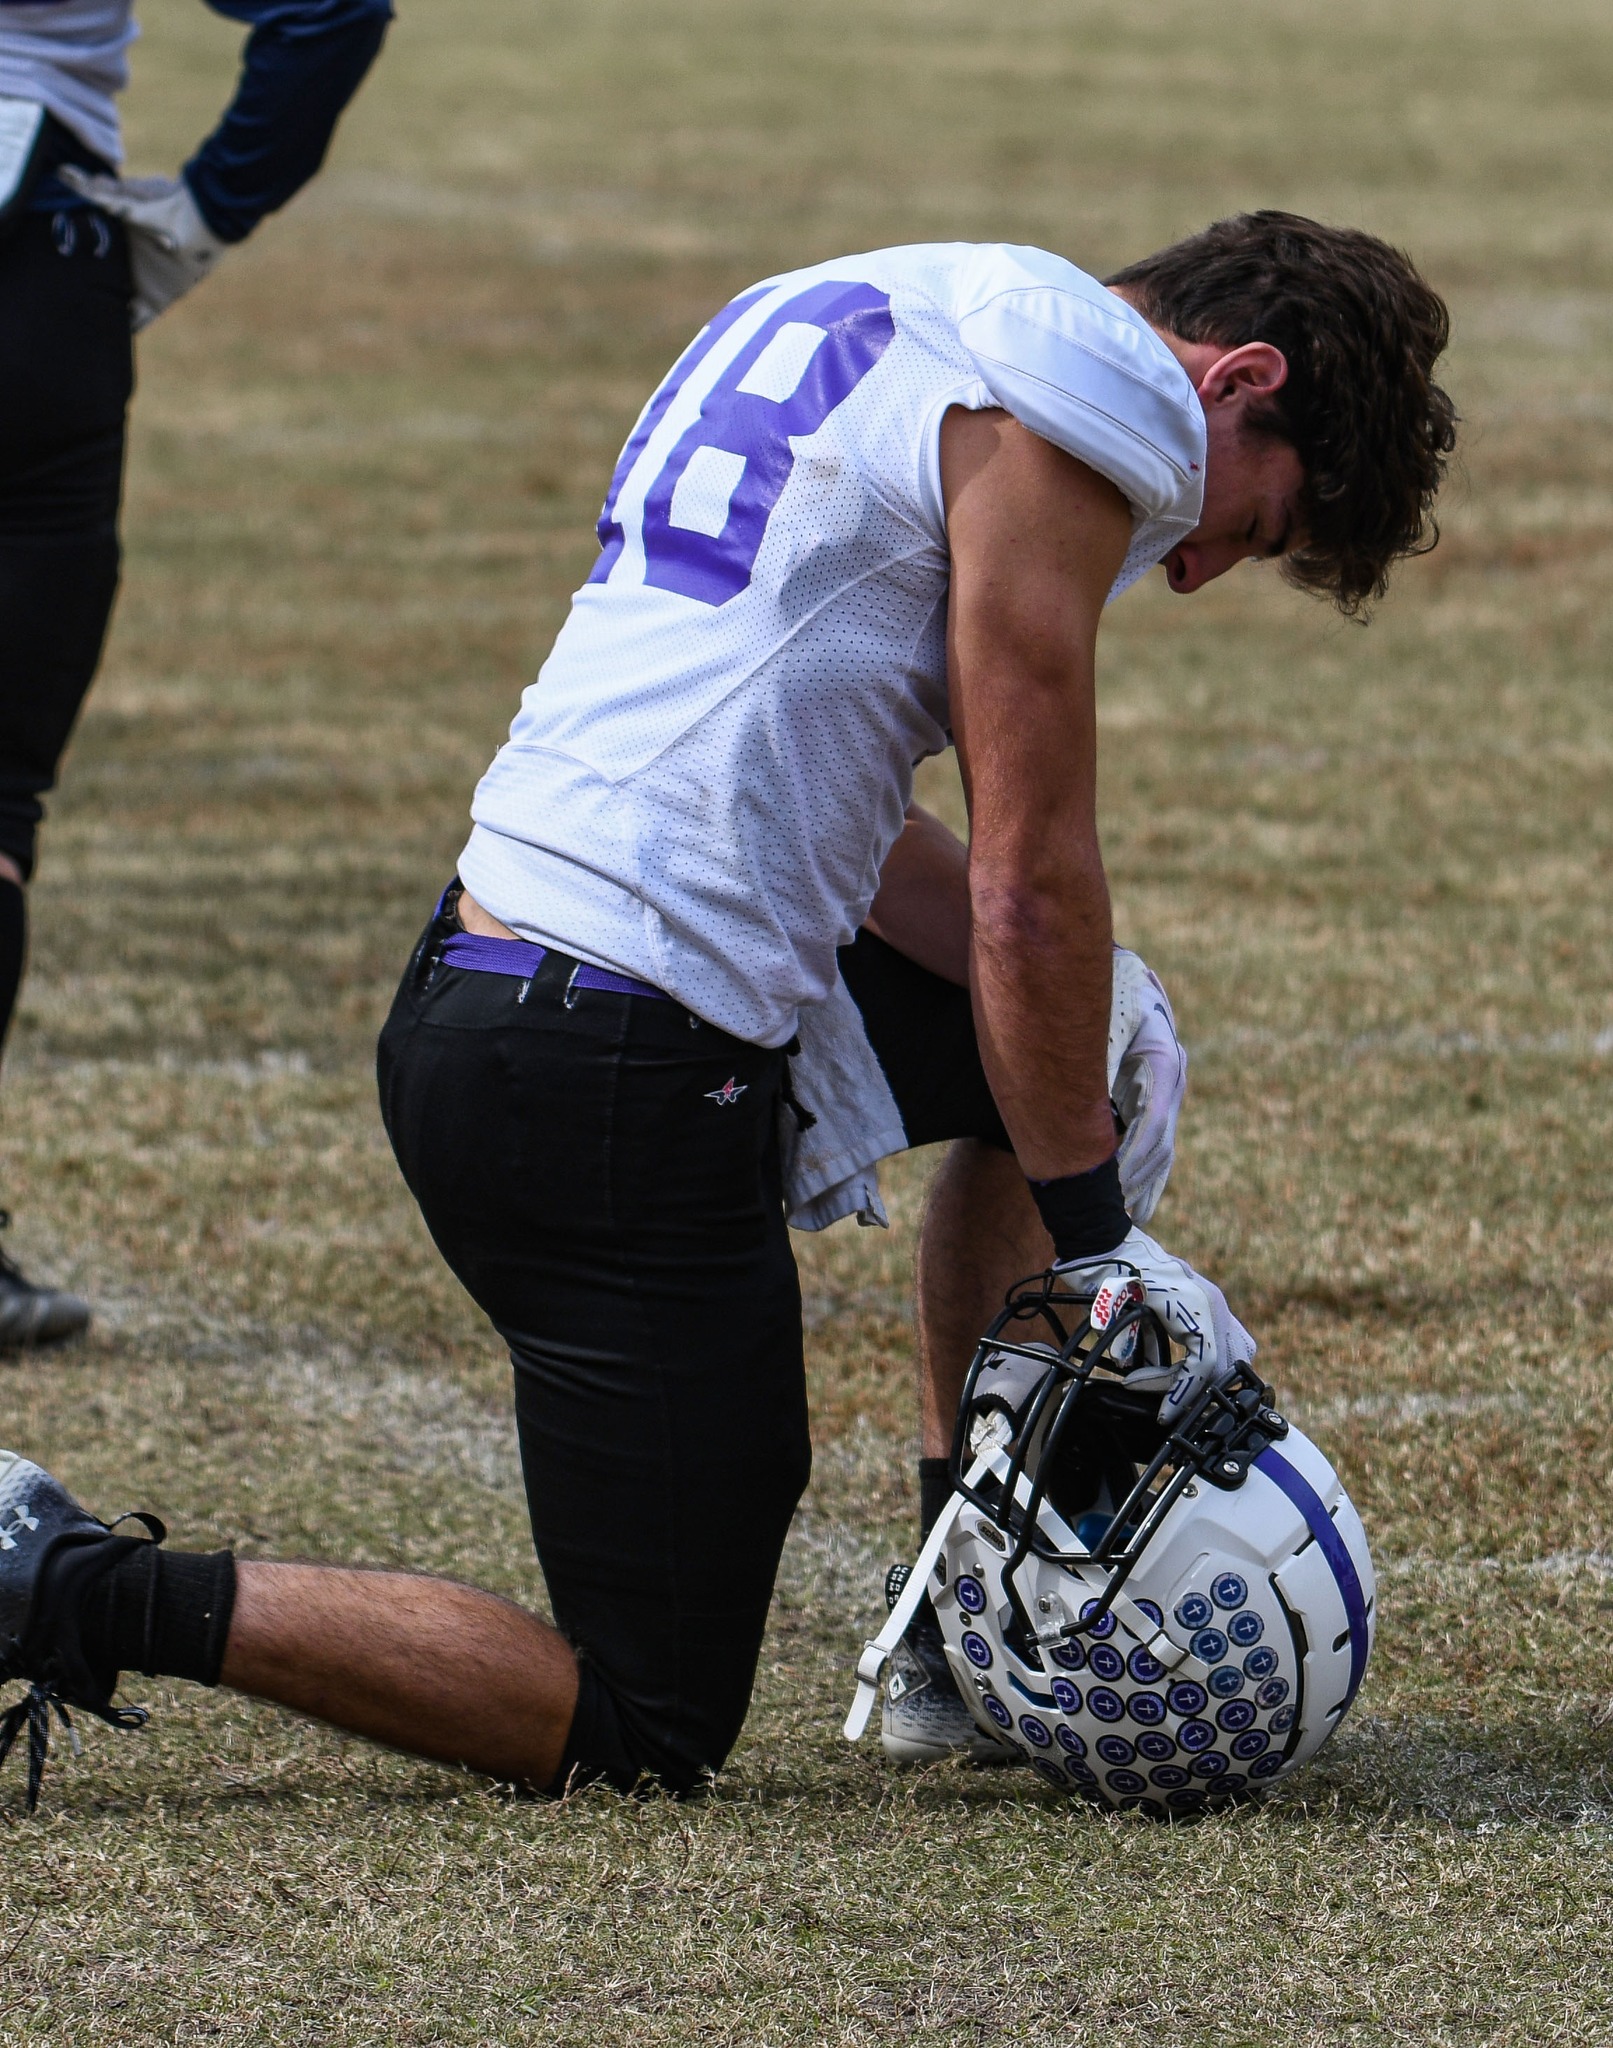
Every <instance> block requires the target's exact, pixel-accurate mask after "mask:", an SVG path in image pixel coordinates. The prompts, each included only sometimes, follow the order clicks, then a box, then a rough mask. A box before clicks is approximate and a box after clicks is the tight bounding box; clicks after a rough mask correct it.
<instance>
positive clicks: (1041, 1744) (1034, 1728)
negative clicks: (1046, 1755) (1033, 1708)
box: [1019, 1714, 1053, 1749]
mask: <svg viewBox="0 0 1613 2048" xmlns="http://www.w3.org/2000/svg"><path fill="white" fill-rule="evenodd" d="M1019 1732H1020V1734H1021V1735H1023V1736H1024V1738H1025V1740H1026V1741H1027V1742H1034V1743H1035V1744H1036V1747H1037V1748H1038V1749H1051V1748H1052V1746H1053V1738H1052V1736H1051V1735H1049V1734H1048V1732H1047V1727H1046V1724H1045V1723H1043V1722H1041V1721H1038V1720H1037V1718H1036V1716H1035V1715H1034V1714H1021V1715H1020V1717H1019Z"/></svg>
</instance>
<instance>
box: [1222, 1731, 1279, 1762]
mask: <svg viewBox="0 0 1613 2048" xmlns="http://www.w3.org/2000/svg"><path fill="white" fill-rule="evenodd" d="M1270 1747H1271V1737H1270V1736H1269V1735H1268V1734H1267V1733H1266V1731H1265V1729H1264V1728H1251V1729H1250V1730H1249V1732H1248V1734H1247V1735H1240V1736H1239V1737H1238V1738H1237V1740H1236V1741H1235V1742H1234V1743H1233V1745H1232V1754H1233V1755H1234V1756H1235V1757H1239V1758H1244V1759H1247V1758H1249V1757H1252V1756H1259V1754H1260V1753H1261V1751H1262V1750H1264V1749H1269V1748H1270Z"/></svg>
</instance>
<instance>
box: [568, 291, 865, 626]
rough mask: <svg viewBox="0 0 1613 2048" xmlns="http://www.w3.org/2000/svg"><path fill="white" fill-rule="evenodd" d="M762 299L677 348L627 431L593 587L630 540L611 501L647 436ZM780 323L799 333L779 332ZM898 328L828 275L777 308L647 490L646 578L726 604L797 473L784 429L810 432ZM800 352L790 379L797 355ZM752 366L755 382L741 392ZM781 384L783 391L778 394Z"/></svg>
mask: <svg viewBox="0 0 1613 2048" xmlns="http://www.w3.org/2000/svg"><path fill="white" fill-rule="evenodd" d="M757 296H758V295H757V293H755V292H748V293H747V294H746V295H745V296H744V297H743V298H740V299H735V300H734V302H733V303H732V305H729V306H725V307H724V308H723V310H722V312H721V313H719V314H718V315H717V317H716V319H715V320H713V321H712V323H711V325H710V326H709V327H708V328H706V329H705V331H704V332H703V333H702V334H701V335H700V336H699V337H698V338H697V340H696V341H695V342H694V343H693V344H692V345H691V346H690V347H689V348H688V349H687V350H686V351H685V352H684V354H683V356H682V357H681V358H680V359H679V361H678V363H677V365H676V366H675V368H674V369H673V371H672V374H671V375H670V376H669V377H668V378H667V380H666V382H665V383H664V384H663V385H662V386H661V388H660V390H659V391H658V392H657V393H656V395H655V397H654V398H653V399H652V400H651V402H650V404H649V406H648V408H647V409H646V411H645V413H644V416H643V418H642V419H641V420H640V421H639V423H638V426H637V427H636V428H635V429H634V431H633V435H632V438H631V439H630V440H629V442H628V444H627V446H626V447H625V448H624V449H623V450H622V457H621V460H620V462H618V463H617V465H616V474H615V475H614V476H613V477H612V479H611V487H610V494H609V496H608V497H607V498H606V500H605V509H604V511H603V512H602V513H601V514H600V520H599V538H600V545H601V547H602V549H603V553H602V554H601V555H600V558H599V560H598V561H597V562H596V563H595V564H594V570H593V574H592V575H591V576H590V577H589V579H588V580H589V581H590V582H591V583H603V582H604V581H605V579H606V578H607V577H608V576H609V575H610V572H611V570H612V569H613V568H614V567H615V565H616V562H617V559H618V557H619V556H620V554H621V552H622V547H623V545H624V541H625V535H624V533H623V530H622V527H621V525H620V523H619V522H618V521H617V519H616V501H617V498H618V497H619V496H620V494H621V489H622V486H623V484H624V483H625V482H626V480H627V476H628V474H629V472H630V471H631V469H632V467H633V465H634V463H635V462H637V460H638V458H639V456H640V455H641V454H642V452H643V450H644V446H645V444H646V442H647V441H648V440H649V438H650V436H651V434H652V433H654V431H655V429H656V427H657V426H658V425H659V424H660V422H661V420H662V419H663V418H664V417H665V414H666V410H667V408H668V406H670V405H671V403H672V401H673V399H674V398H675V397H676V396H677V394H678V392H679V390H680V389H681V388H682V386H683V383H684V381H685V379H686V378H687V377H688V376H689V375H690V373H691V372H692V371H693V370H694V369H695V367H696V366H697V365H698V364H699V363H700V362H701V360H702V359H703V358H704V357H705V356H706V355H707V354H708V352H709V351H710V349H711V347H712V345H713V344H714V343H715V342H716V341H717V339H718V337H719V336H720V335H721V334H723V333H724V332H725V331H726V330H727V329H728V328H729V327H731V326H732V325H733V323H734V321H735V320H736V319H738V317H739V315H740V314H741V313H743V312H744V311H745V310H746V308H747V307H749V306H751V305H754V303H755V301H756V298H757ZM786 328H789V329H792V330H796V331H795V332H794V333H792V334H791V335H790V336H788V337H785V338H783V339H781V336H782V334H783V330H784V329H786ZM814 328H816V329H818V330H819V331H820V332H821V334H822V339H821V340H820V341H818V342H817V343H816V344H814V343H813V342H812V338H811V333H810V330H811V329H814ZM895 332H896V329H895V323H894V322H893V321H892V319H891V311H890V298H889V295H888V294H887V293H885V292H881V291H876V290H875V289H874V287H873V286H872V285H867V284H845V283H839V282H835V281H832V280H831V281H830V282H828V283H825V284H819V285H814V286H813V287H812V289H811V290H810V291H805V292H802V293H801V294H800V296H799V297H798V298H794V299H790V300H788V301H787V302H786V303H785V304H784V305H782V306H779V307H777V308H775V310H774V311H773V312H772V313H771V314H770V315H769V316H768V318H767V319H766V320H764V321H763V323H762V325H761V326H760V327H759V328H758V329H757V330H756V332H755V334H753V335H752V336H751V338H750V340H749V341H748V342H747V343H746V344H745V346H744V347H743V348H742V349H741V350H740V351H739V354H738V355H737V356H736V357H735V358H734V360H733V362H732V363H730V364H729V366H728V368H727V369H726V370H725V371H724V373H723V375H722V378H721V380H720V381H719V382H718V384H717V385H716V386H715V388H714V389H713V390H712V391H711V392H710V393H709V394H708V395H707V398H706V401H705V403H704V404H703V405H702V406H701V408H700V417H699V419H697V420H696V421H695V423H694V424H693V426H691V427H690V428H689V429H688V431H687V432H686V433H685V434H684V435H683V436H682V437H681V438H680V440H679V441H678V444H677V446H676V447H675V448H674V449H673V450H672V452H671V454H670V455H669V456H668V457H667V460H666V462H665V464H664V465H663V467H662V469H661V471H660V474H659V475H658V476H657V477H656V479H655V481H654V483H652V484H651V486H650V488H649V492H648V494H647V495H646V497H645V500H644V580H645V582H646V583H650V584H653V585H655V587H656V588H657V589H660V590H674V591H677V592H678V593H679V595H680V596H683V597H691V598H694V599H696V600H698V601H699V602H700V603H701V604H709V605H720V604H726V603H727V602H728V600H729V598H731V597H737V596H738V595H739V593H740V591H742V590H743V589H745V588H746V586H747V585H748V584H749V582H750V579H751V571H752V570H753V569H754V567H755V566H756V557H757V554H758V553H759V552H760V549H761V545H762V539H763V536H764V535H765V534H766V532H767V522H768V520H769V519H770V518H771V517H772V515H773V508H774V506H775V505H777V503H778V501H779V498H780V496H781V495H782V493H783V490H784V486H785V485H786V484H787V483H788V482H789V480H790V473H791V471H792V470H793V469H794V468H795V450H794V449H793V448H792V447H791V446H790V439H791V436H792V435H793V436H797V437H804V436H806V435H808V434H815V433H816V432H817V431H818V429H819V428H820V427H821V426H822V425H823V423H824V421H825V420H826V419H827V418H828V417H829V415H830V413H832V412H833V411H834V409H835V407H836V406H837V405H840V404H842V403H843V402H844V401H845V400H846V399H847V398H849V397H850V396H851V394H852V392H853V391H855V390H856V388H857V386H858V385H859V384H860V383H861V382H862V380H863V378H864V377H866V376H867V375H868V372H869V371H870V370H871V369H872V368H873V367H874V365H875V364H876V363H877V362H878V361H879V359H880V357H881V356H882V355H883V354H884V353H885V350H886V349H887V348H888V347H889V345H890V342H891V340H892V337H893V336H894V334H895ZM775 343H777V344H778V346H777V347H775V346H774V344H775ZM808 351H810V352H808ZM764 356H767V358H768V360H767V362H765V363H763V362H762V358H763V357H764ZM802 358H804V367H802V368H800V370H799V374H798V375H797V374H796V371H795V365H796V361H797V360H798V359H802ZM758 364H761V367H760V369H758V367H757V366H758ZM753 371H755V372H756V379H755V381H754V382H753V385H752V388H751V389H749V390H743V389H741V388H740V387H741V386H742V385H744V384H746V383H747V382H748V381H751V377H752V372H753ZM786 383H788V384H789V388H788V390H785V391H783V392H782V395H775V393H777V392H779V391H780V389H781V387H782V386H783V385H784V384H786ZM769 385H771V386H772V387H773V389H772V390H771V391H770V390H769V388H768V386H769ZM702 464H703V465H704V468H703V469H702V468H701V467H700V465H702ZM680 485H681V486H683V487H684V488H683V489H682V490H680V488H679V487H680Z"/></svg>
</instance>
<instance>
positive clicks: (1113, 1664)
mask: <svg viewBox="0 0 1613 2048" xmlns="http://www.w3.org/2000/svg"><path fill="white" fill-rule="evenodd" d="M1087 1663H1088V1664H1089V1665H1090V1666H1091V1668H1092V1673H1093V1676H1094V1677H1096V1678H1124V1677H1125V1675H1126V1660H1125V1658H1124V1657H1122V1656H1121V1654H1120V1652H1119V1651H1118V1650H1116V1649H1114V1648H1112V1647H1111V1646H1110V1645H1109V1644H1108V1643H1094V1644H1093V1646H1092V1648H1091V1650H1090V1651H1088V1653H1087Z"/></svg>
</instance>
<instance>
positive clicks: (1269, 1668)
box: [1243, 1649, 1278, 1678]
mask: <svg viewBox="0 0 1613 2048" xmlns="http://www.w3.org/2000/svg"><path fill="white" fill-rule="evenodd" d="M1277 1663H1278V1658H1277V1652H1276V1651H1275V1650H1272V1649H1264V1650H1251V1651H1250V1652H1249V1654H1248V1656H1247V1657H1245V1658H1244V1660H1243V1668H1244V1670H1245V1671H1247V1672H1248V1674H1249V1676H1250V1677H1251V1678H1270V1676H1271V1674H1272V1673H1273V1672H1274V1671H1275V1670H1276V1669H1277Z"/></svg>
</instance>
